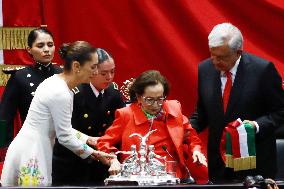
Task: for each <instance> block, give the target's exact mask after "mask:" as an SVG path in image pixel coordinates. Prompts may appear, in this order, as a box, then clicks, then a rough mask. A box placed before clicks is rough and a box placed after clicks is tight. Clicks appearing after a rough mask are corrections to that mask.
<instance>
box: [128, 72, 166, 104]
mask: <svg viewBox="0 0 284 189" xmlns="http://www.w3.org/2000/svg"><path fill="white" fill-rule="evenodd" d="M158 83H161V84H162V85H163V87H164V96H167V95H168V93H169V88H170V87H169V83H168V81H167V79H166V78H165V77H164V76H163V75H162V74H161V73H160V72H159V71H157V70H148V71H145V72H143V73H141V74H140V75H139V76H138V77H137V78H136V79H135V81H134V82H133V83H132V85H131V86H130V88H129V96H130V101H132V102H133V101H137V99H136V95H139V96H141V95H143V94H144V90H145V88H146V87H148V86H152V85H157V84H158Z"/></svg>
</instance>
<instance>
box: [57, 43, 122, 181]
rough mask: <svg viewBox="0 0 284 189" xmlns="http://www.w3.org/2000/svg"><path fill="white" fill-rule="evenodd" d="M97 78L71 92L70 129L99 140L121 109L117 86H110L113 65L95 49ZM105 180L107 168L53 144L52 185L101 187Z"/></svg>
mask: <svg viewBox="0 0 284 189" xmlns="http://www.w3.org/2000/svg"><path fill="white" fill-rule="evenodd" d="M97 53H98V60H99V66H98V70H99V72H98V74H97V75H95V76H94V77H93V79H92V82H91V83H90V84H83V85H80V86H79V87H78V88H76V89H74V90H73V92H74V93H75V95H74V105H73V115H72V126H73V127H74V128H75V129H77V130H79V131H81V132H82V133H85V134H87V135H89V136H94V137H98V138H99V137H100V136H102V135H104V133H105V130H106V129H107V128H108V127H109V126H110V125H111V124H112V121H113V120H114V112H115V110H116V109H118V108H122V107H124V106H125V104H124V102H123V99H122V95H121V93H120V92H119V90H118V86H117V85H116V84H115V83H113V82H112V81H113V77H114V71H115V64H114V60H113V59H112V57H111V56H110V55H109V53H107V52H106V51H105V50H103V49H100V48H98V49H97ZM106 177H108V167H106V166H105V165H103V164H102V163H100V162H97V161H92V162H90V161H88V160H82V159H81V158H78V157H77V156H76V155H75V154H73V153H72V152H71V151H70V150H68V149H67V148H65V147H63V146H62V145H60V144H59V143H58V142H57V141H56V142H55V146H54V151H53V162H52V182H53V185H55V186H60V185H69V186H70V185H77V186H78V185H101V184H103V180H104V179H105V178H106Z"/></svg>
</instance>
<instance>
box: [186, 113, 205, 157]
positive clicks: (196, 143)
mask: <svg viewBox="0 0 284 189" xmlns="http://www.w3.org/2000/svg"><path fill="white" fill-rule="evenodd" d="M183 126H184V128H185V134H187V138H186V139H185V140H186V143H187V144H188V145H189V148H190V151H191V152H193V151H196V150H198V151H200V152H201V145H202V142H201V140H200V138H199V137H198V135H197V133H196V131H195V129H193V128H192V126H191V125H190V123H189V122H188V119H187V117H185V116H183Z"/></svg>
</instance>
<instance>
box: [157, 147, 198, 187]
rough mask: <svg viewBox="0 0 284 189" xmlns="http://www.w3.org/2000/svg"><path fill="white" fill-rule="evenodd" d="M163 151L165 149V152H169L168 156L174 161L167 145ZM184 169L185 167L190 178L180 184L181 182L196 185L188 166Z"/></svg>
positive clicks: (182, 180)
mask: <svg viewBox="0 0 284 189" xmlns="http://www.w3.org/2000/svg"><path fill="white" fill-rule="evenodd" d="M162 149H163V150H164V151H165V152H167V154H168V155H169V156H170V157H171V158H173V159H174V157H173V156H172V155H171V154H170V152H169V151H168V149H167V146H166V145H163V146H162ZM184 167H185V169H186V172H187V174H188V178H184V179H181V180H180V182H181V183H184V184H194V183H195V180H194V178H192V176H191V174H190V172H189V169H188V168H187V166H186V165H185V164H184Z"/></svg>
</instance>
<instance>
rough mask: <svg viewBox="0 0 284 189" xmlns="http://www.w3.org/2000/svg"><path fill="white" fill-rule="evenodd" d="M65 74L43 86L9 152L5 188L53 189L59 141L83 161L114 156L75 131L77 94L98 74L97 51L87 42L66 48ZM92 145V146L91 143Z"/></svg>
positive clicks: (6, 162) (37, 92)
mask: <svg viewBox="0 0 284 189" xmlns="http://www.w3.org/2000/svg"><path fill="white" fill-rule="evenodd" d="M60 55H61V57H62V58H63V59H64V60H65V65H64V72H63V73H61V74H56V75H54V76H52V77H49V78H48V79H46V80H45V81H44V82H42V83H41V84H40V85H39V86H38V88H37V90H36V92H35V96H34V98H33V100H32V103H31V106H30V108H29V111H28V115H27V118H26V120H25V122H24V124H23V127H22V128H21V130H20V132H19V134H18V135H17V136H16V138H15V139H14V140H13V142H12V143H11V145H10V146H9V148H8V151H7V154H6V158H5V162H4V167H3V171H2V176H1V182H2V185H3V186H50V185H51V184H52V178H51V173H52V153H53V146H54V140H55V137H57V138H58V141H59V143H60V144H62V145H64V146H65V147H67V148H68V149H69V150H71V151H72V152H74V153H75V154H77V155H78V156H80V157H81V158H83V159H85V158H88V157H89V158H92V159H98V160H101V161H103V162H107V161H108V160H107V159H106V158H112V157H113V156H111V155H108V154H106V153H103V152H99V151H95V150H93V149H92V148H91V147H89V146H88V144H90V143H91V142H92V141H93V138H92V137H89V136H87V135H84V134H83V133H81V132H79V131H77V130H75V129H73V128H72V125H71V116H72V111H73V96H74V94H73V92H72V89H74V88H75V87H76V86H77V85H79V84H81V83H89V82H90V80H91V78H92V77H93V76H94V74H95V73H96V72H97V64H98V58H97V56H98V55H97V53H96V49H95V48H93V47H92V46H91V45H90V44H89V43H87V42H84V41H76V42H74V43H70V44H64V45H62V47H61V48H60ZM91 144H92V143H91Z"/></svg>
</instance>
